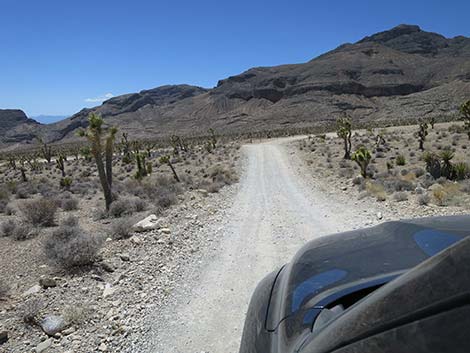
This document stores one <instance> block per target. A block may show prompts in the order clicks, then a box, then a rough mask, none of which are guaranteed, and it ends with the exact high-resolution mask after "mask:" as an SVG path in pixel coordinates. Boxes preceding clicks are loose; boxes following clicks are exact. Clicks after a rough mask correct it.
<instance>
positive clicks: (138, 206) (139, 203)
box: [132, 197, 147, 212]
mask: <svg viewBox="0 0 470 353" xmlns="http://www.w3.org/2000/svg"><path fill="white" fill-rule="evenodd" d="M132 208H133V209H134V211H135V212H142V211H145V210H146V209H147V202H146V201H145V200H143V199H141V198H140V197H134V198H133V199H132Z"/></svg>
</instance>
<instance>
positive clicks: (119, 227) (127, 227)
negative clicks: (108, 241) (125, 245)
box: [111, 218, 134, 240]
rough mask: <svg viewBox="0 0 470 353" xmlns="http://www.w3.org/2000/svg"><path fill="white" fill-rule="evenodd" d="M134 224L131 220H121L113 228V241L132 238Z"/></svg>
mask: <svg viewBox="0 0 470 353" xmlns="http://www.w3.org/2000/svg"><path fill="white" fill-rule="evenodd" d="M133 224H134V222H133V221H132V219H130V218H123V219H119V220H117V221H116V222H114V223H113V225H112V226H111V236H112V238H113V239H116V240H120V239H127V238H130V237H131V236H132V226H133Z"/></svg>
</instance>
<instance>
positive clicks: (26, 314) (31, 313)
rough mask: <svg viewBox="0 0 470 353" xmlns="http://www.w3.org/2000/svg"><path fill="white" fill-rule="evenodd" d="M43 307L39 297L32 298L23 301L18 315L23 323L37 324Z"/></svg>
mask: <svg viewBox="0 0 470 353" xmlns="http://www.w3.org/2000/svg"><path fill="white" fill-rule="evenodd" d="M44 307H45V305H44V302H43V300H42V299H41V298H32V299H29V300H28V301H26V302H24V303H23V304H22V306H21V308H20V315H21V318H22V320H23V322H24V323H26V324H28V325H35V324H37V320H38V318H39V314H40V313H41V310H43V309H44Z"/></svg>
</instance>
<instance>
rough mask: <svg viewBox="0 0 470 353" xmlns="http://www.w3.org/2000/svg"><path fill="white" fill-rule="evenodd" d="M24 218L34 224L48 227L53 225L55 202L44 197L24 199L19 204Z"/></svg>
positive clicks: (55, 209)
mask: <svg viewBox="0 0 470 353" xmlns="http://www.w3.org/2000/svg"><path fill="white" fill-rule="evenodd" d="M20 211H21V212H22V214H23V217H24V219H25V220H26V221H27V222H28V223H31V224H32V225H35V226H43V227H50V226H53V225H54V218H55V214H56V211H57V203H56V202H55V201H54V200H52V199H48V198H45V197H41V198H39V199H35V200H30V201H25V202H24V203H23V204H22V205H21V206H20Z"/></svg>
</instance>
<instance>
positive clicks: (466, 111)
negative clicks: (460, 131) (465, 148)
mask: <svg viewBox="0 0 470 353" xmlns="http://www.w3.org/2000/svg"><path fill="white" fill-rule="evenodd" d="M460 113H461V114H462V120H463V121H464V129H465V132H466V133H467V136H468V139H469V140H470V100H468V101H466V102H465V103H463V104H462V105H461V106H460Z"/></svg>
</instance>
